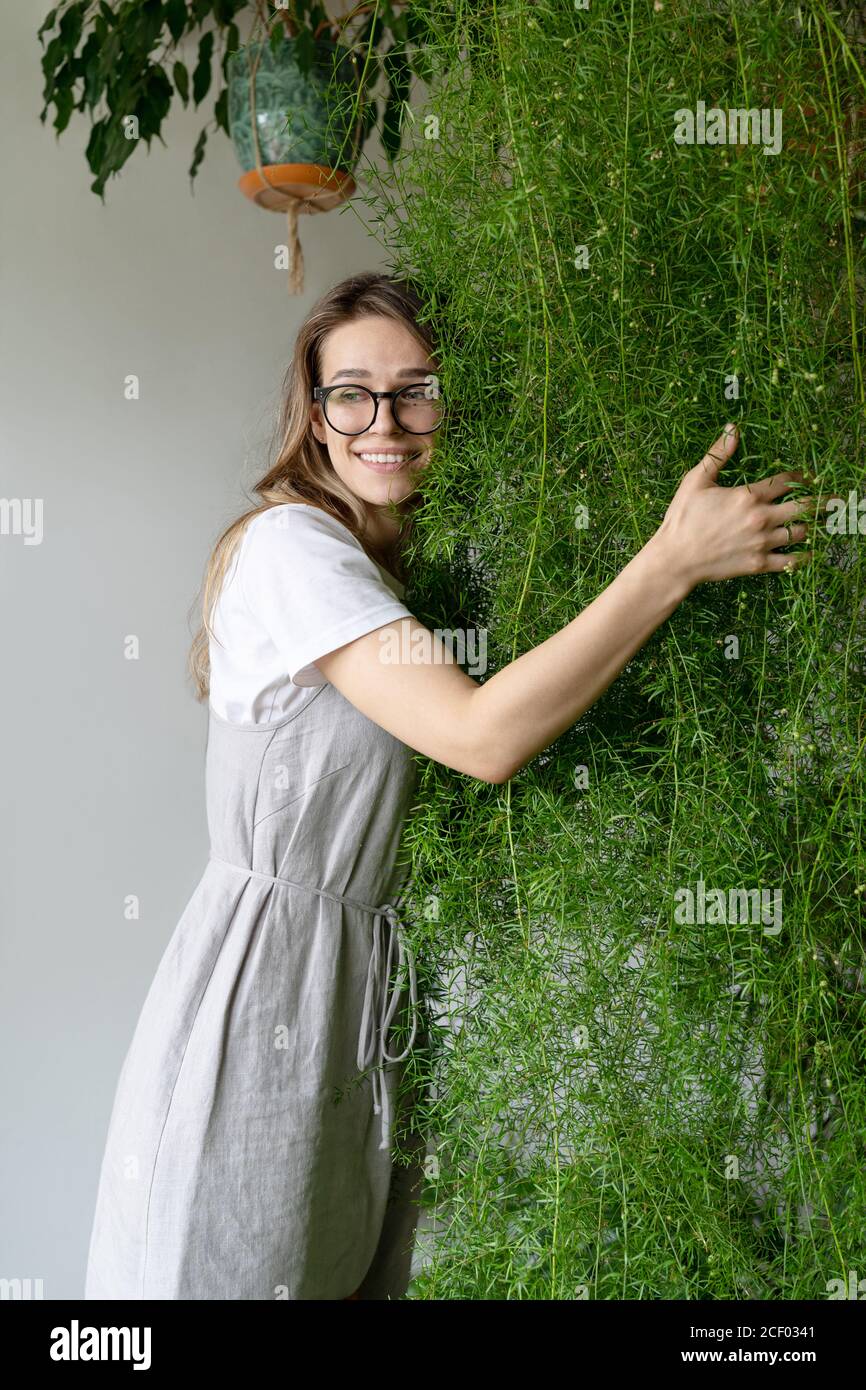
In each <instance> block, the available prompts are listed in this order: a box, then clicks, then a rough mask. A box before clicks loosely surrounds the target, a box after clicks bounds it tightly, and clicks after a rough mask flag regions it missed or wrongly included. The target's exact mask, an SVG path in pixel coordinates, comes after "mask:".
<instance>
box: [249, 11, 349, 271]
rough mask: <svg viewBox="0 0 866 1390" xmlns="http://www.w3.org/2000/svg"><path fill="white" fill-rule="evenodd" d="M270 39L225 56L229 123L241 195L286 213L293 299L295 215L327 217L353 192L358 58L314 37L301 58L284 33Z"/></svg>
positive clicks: (299, 263) (299, 262) (299, 264)
mask: <svg viewBox="0 0 866 1390" xmlns="http://www.w3.org/2000/svg"><path fill="white" fill-rule="evenodd" d="M305 33H306V31H305ZM274 35H275V37H276V40H277V42H276V44H275V43H274V42H273V41H272V39H259V40H254V41H252V42H250V43H249V44H247V45H246V46H245V47H243V48H240V49H238V50H237V51H236V52H234V53H232V54H231V55H230V56H229V61H228V69H227V72H228V118H229V129H230V131H231V137H232V142H233V144H234V147H235V152H236V154H237V156H238V160H239V161H240V165H241V168H242V169H243V170H244V173H243V175H242V177H241V178H240V180H239V181H238V186H239V187H240V189H241V192H242V193H244V194H245V195H246V196H247V197H248V198H251V199H252V200H253V201H254V202H256V203H257V204H258V205H259V206H260V207H263V208H267V209H269V210H271V211H273V212H285V214H286V217H287V222H288V241H287V245H288V270H289V290H290V292H295V293H296V292H298V291H299V290H300V289H301V288H302V287H303V259H302V253H301V244H300V240H299V238H298V214H299V213H301V212H304V213H315V212H327V211H328V210H329V209H331V208H333V207H336V206H337V204H338V203H341V202H343V200H344V199H345V198H349V197H351V195H352V193H354V191H355V182H354V179H353V178H352V175H351V171H352V170H353V169H354V167H355V165H356V163H357V160H358V155H359V153H360V142H361V139H362V133H363V128H364V116H363V111H364V105H365V103H364V94H363V90H362V83H361V81H360V68H359V64H358V56H357V54H356V53H354V52H352V51H350V50H348V49H347V48H345V47H343V46H341V45H339V44H338V43H335V42H334V40H333V38H332V37H331V36H330V34H328V35H327V37H322V36H320V33H319V32H318V31H317V32H316V33H315V34H314V36H313V40H312V44H311V45H310V49H309V51H308V52H306V53H305V52H304V50H303V48H299V45H298V39H297V37H286V36H284V32H283V30H282V28H279V29H276V30H275V31H274Z"/></svg>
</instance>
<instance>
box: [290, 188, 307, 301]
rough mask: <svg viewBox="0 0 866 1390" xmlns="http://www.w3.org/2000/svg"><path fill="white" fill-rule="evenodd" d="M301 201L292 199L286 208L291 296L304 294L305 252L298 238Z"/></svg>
mask: <svg viewBox="0 0 866 1390" xmlns="http://www.w3.org/2000/svg"><path fill="white" fill-rule="evenodd" d="M299 208H300V199H299V198H292V199H291V200H290V201H289V203H288V205H287V207H286V224H287V236H286V245H287V246H288V248H289V267H288V269H289V294H302V293H303V289H304V252H303V249H302V247H301V238H300V237H299V236H298V211H299Z"/></svg>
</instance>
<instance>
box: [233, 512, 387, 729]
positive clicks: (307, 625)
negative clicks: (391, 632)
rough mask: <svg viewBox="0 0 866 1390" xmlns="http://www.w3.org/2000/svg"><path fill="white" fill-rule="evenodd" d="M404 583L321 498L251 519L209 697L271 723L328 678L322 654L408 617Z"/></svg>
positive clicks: (237, 713) (249, 719)
mask: <svg viewBox="0 0 866 1390" xmlns="http://www.w3.org/2000/svg"><path fill="white" fill-rule="evenodd" d="M404 592H405V587H404V585H403V584H401V583H400V581H399V580H398V579H396V578H395V577H394V576H393V575H390V574H389V573H388V571H387V570H385V569H383V568H382V566H381V565H379V564H377V563H376V561H375V560H372V559H371V558H370V556H369V555H368V554H367V552H366V551H365V550H364V547H363V546H362V545H361V543H360V541H359V540H357V538H356V537H355V536H354V535H353V534H352V532H351V531H350V530H349V529H348V527H346V526H344V525H343V523H342V522H340V521H337V520H336V519H335V518H334V517H332V516H329V515H328V514H327V512H323V511H322V510H321V508H319V507H314V506H311V505H308V504H307V503H306V502H288V503H284V504H283V505H282V506H277V507H270V508H269V509H268V510H267V511H265V512H261V513H260V514H259V515H258V516H256V517H254V518H253V520H252V521H251V522H250V523H249V524H248V525H247V528H246V530H245V532H244V534H243V536H242V538H241V542H240V545H239V546H238V549H237V551H236V552H235V555H234V557H233V559H232V563H231V565H230V567H229V571H228V574H227V575H226V579H225V582H224V584H223V588H222V591H221V593H220V596H219V599H218V600H217V602H216V604H215V605H214V614H213V620H212V627H213V630H214V633H215V634H216V636H217V638H218V639H219V641H218V642H214V640H213V638H211V640H210V663H211V680H210V705H211V708H212V709H213V710H214V711H215V713H216V714H218V715H219V716H220V717H221V718H223V719H226V720H228V722H229V723H231V724H272V723H275V722H276V721H277V720H279V719H282V718H283V717H284V716H286V715H289V714H291V713H292V712H293V711H294V710H296V709H297V708H298V707H299V706H300V705H302V704H304V703H305V702H306V700H308V699H309V698H310V697H309V696H308V695H305V694H304V689H303V688H304V687H309V686H320V685H326V684H327V681H326V680H325V677H324V676H323V675H322V673H321V671H320V670H319V669H318V667H317V666H316V665H315V661H316V658H317V657H320V656H325V655H327V653H328V652H331V651H334V650H335V648H337V647H342V646H343V645H344V643H346V642H351V641H352V640H353V639H354V638H356V637H362V636H363V635H364V633H366V632H372V631H373V630H374V629H375V628H377V627H381V626H382V625H383V624H384V623H388V622H393V621H394V620H395V619H398V618H407V617H411V613H410V611H409V609H408V608H407V607H406V605H405V604H404V603H403V602H402V597H403V594H404Z"/></svg>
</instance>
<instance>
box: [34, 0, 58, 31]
mask: <svg viewBox="0 0 866 1390" xmlns="http://www.w3.org/2000/svg"><path fill="white" fill-rule="evenodd" d="M59 8H60V7H59V5H55V7H54V9H53V10H49V11H48V13H47V15H46V16H45V18H44V19H43V21H42V23H41V24H40V26H39V28H38V29H37V30H36V37H37V39H41V38H42V35H43V34H44V33H45V30H46V29H50V28H51V26H52V24H53V23H54V17H55V15H56V14H57V11H58V9H59Z"/></svg>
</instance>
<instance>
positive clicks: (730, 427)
mask: <svg viewBox="0 0 866 1390" xmlns="http://www.w3.org/2000/svg"><path fill="white" fill-rule="evenodd" d="M723 433H724V434H736V433H737V427H736V425H735V424H734V423H733V421H731V422H730V423H729V424H727V425H725V428H724V431H723Z"/></svg>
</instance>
